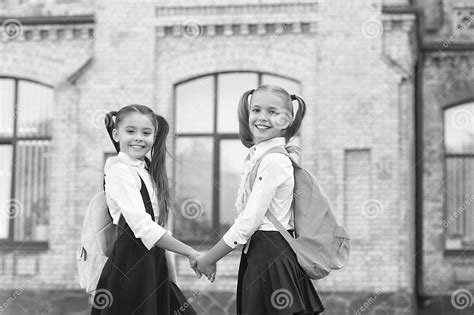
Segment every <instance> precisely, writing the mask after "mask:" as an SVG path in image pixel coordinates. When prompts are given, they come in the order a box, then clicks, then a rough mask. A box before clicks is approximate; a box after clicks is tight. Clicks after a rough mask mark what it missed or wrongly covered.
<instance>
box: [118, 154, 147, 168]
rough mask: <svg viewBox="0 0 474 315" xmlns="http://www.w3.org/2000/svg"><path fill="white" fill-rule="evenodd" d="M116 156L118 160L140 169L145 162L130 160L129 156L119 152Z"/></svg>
mask: <svg viewBox="0 0 474 315" xmlns="http://www.w3.org/2000/svg"><path fill="white" fill-rule="evenodd" d="M117 156H118V158H119V159H120V160H122V161H124V162H125V163H128V164H130V165H132V166H140V167H141V168H145V160H139V159H135V158H132V157H131V156H129V155H128V154H127V153H124V152H119V153H118V155H117Z"/></svg>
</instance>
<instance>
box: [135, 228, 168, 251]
mask: <svg viewBox="0 0 474 315" xmlns="http://www.w3.org/2000/svg"><path fill="white" fill-rule="evenodd" d="M167 232H168V231H167V230H166V229H164V228H163V227H161V226H160V225H158V224H156V223H155V224H153V225H150V230H149V232H148V233H149V234H148V235H147V236H146V237H144V236H141V237H140V239H141V240H142V242H143V245H145V247H146V248H147V249H148V250H150V249H152V248H153V246H155V244H156V242H158V241H159V240H160V238H162V237H163V235H165V233H167Z"/></svg>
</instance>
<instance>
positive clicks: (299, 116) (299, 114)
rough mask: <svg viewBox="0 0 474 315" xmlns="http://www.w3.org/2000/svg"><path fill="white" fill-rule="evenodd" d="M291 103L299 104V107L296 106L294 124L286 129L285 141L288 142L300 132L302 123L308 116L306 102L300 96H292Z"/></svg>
mask: <svg viewBox="0 0 474 315" xmlns="http://www.w3.org/2000/svg"><path fill="white" fill-rule="evenodd" d="M290 97H291V102H297V103H298V106H296V108H297V110H296V112H295V113H294V114H293V115H294V117H293V122H292V123H291V124H290V126H288V128H286V132H285V140H286V142H288V141H289V140H290V139H291V138H292V137H293V136H294V135H296V133H297V132H298V130H300V127H301V122H302V121H303V118H304V116H305V114H306V103H305V101H304V100H303V99H302V98H301V97H299V96H298V95H294V94H291V96H290Z"/></svg>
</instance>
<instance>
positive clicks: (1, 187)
mask: <svg viewBox="0 0 474 315" xmlns="http://www.w3.org/2000/svg"><path fill="white" fill-rule="evenodd" d="M0 159H1V161H0V166H1V168H0V206H1V209H0V211H1V213H0V239H2V238H7V237H8V224H9V217H10V215H9V213H10V210H9V205H10V194H11V180H12V160H13V148H12V146H11V145H0ZM14 214H15V213H14V212H12V215H14Z"/></svg>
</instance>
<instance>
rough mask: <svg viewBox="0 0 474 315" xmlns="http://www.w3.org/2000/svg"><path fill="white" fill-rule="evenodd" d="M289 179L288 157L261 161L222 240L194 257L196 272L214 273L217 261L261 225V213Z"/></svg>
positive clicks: (243, 242) (291, 172)
mask: <svg viewBox="0 0 474 315" xmlns="http://www.w3.org/2000/svg"><path fill="white" fill-rule="evenodd" d="M291 176H293V166H292V164H291V161H290V160H289V159H288V157H286V156H284V155H282V154H279V153H276V154H269V155H267V156H266V157H265V158H263V159H262V162H261V164H260V166H259V169H258V172H257V177H256V180H255V183H254V186H253V189H252V192H251V194H250V196H249V199H248V200H247V204H246V206H245V209H244V210H243V211H242V213H241V214H240V215H239V217H237V219H236V220H235V222H234V224H233V225H232V226H231V227H230V228H229V230H228V231H227V232H226V234H224V236H223V237H222V239H221V240H220V241H219V242H218V243H217V244H216V245H215V246H214V247H212V248H211V249H210V250H209V251H208V252H207V253H206V254H205V255H203V256H200V257H198V259H197V262H198V269H199V270H200V271H201V272H204V273H206V274H208V273H209V272H211V271H213V270H215V266H213V265H215V264H216V263H217V261H218V260H220V259H221V258H222V257H224V256H226V255H227V254H229V253H230V252H231V251H232V250H233V249H234V248H235V247H236V246H237V245H238V244H245V243H246V242H247V241H248V239H250V237H251V236H252V234H253V233H254V232H255V231H256V230H257V229H258V227H259V226H260V224H261V223H262V221H263V218H264V216H265V213H266V212H267V209H268V208H269V206H270V203H271V201H272V199H273V198H274V196H275V194H276V191H277V189H278V187H279V186H280V184H282V183H284V182H285V181H286V180H287V179H288V178H289V177H291Z"/></svg>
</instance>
